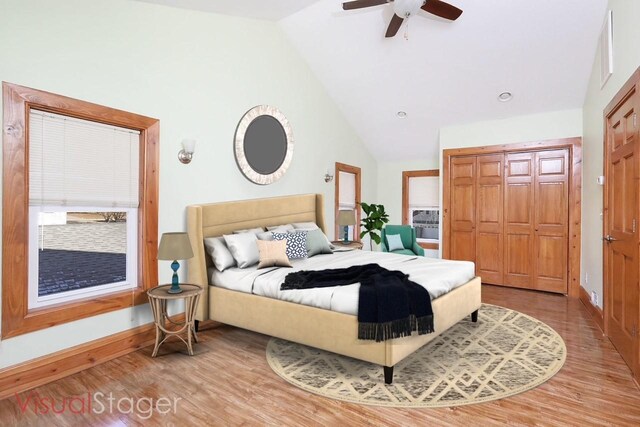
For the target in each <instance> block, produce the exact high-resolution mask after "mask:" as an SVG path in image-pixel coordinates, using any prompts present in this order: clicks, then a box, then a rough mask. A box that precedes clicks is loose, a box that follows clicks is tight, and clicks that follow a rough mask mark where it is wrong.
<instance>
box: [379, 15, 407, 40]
mask: <svg viewBox="0 0 640 427" xmlns="http://www.w3.org/2000/svg"><path fill="white" fill-rule="evenodd" d="M402 21H404V18H400V17H399V16H398V15H396V14H395V13H394V14H393V18H391V22H389V27H388V28H387V33H386V34H385V35H384V36H385V37H393V36H395V35H396V34H398V30H399V29H400V26H402Z"/></svg>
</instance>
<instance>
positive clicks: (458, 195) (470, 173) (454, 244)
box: [450, 156, 476, 262]
mask: <svg viewBox="0 0 640 427" xmlns="http://www.w3.org/2000/svg"><path fill="white" fill-rule="evenodd" d="M475 180H476V156H470V157H456V158H453V159H451V254H450V258H451V259H456V260H465V261H473V262H475V260H476V231H475V228H476V191H475Z"/></svg>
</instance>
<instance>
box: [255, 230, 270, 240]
mask: <svg viewBox="0 0 640 427" xmlns="http://www.w3.org/2000/svg"><path fill="white" fill-rule="evenodd" d="M257 236H258V240H267V241H272V240H273V232H271V231H263V232H262V233H258V234H257Z"/></svg>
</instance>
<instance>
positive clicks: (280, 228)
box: [267, 224, 295, 233]
mask: <svg viewBox="0 0 640 427" xmlns="http://www.w3.org/2000/svg"><path fill="white" fill-rule="evenodd" d="M267 230H269V231H277V232H278V233H286V232H287V230H295V228H293V225H291V224H282V225H272V226H269V227H267Z"/></svg>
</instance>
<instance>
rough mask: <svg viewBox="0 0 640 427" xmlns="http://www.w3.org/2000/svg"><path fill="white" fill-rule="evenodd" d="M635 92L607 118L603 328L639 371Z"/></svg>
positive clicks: (636, 97) (628, 361) (633, 368)
mask: <svg viewBox="0 0 640 427" xmlns="http://www.w3.org/2000/svg"><path fill="white" fill-rule="evenodd" d="M637 105H638V96H637V93H636V92H635V90H634V91H632V93H630V95H629V96H628V97H627V98H626V100H625V101H624V102H622V103H621V104H620V106H619V107H618V108H616V109H614V110H613V111H612V112H611V114H609V116H608V117H607V129H606V135H607V137H606V145H605V150H606V153H605V159H606V164H605V169H606V179H605V185H606V186H605V221H604V232H605V235H606V236H605V243H604V255H605V256H604V258H605V262H604V280H605V290H606V291H605V292H606V294H605V331H606V333H607V335H608V336H609V339H610V340H611V342H612V343H613V345H615V347H616V348H617V349H618V352H619V353H620V354H621V355H622V358H623V359H624V360H625V361H626V362H627V364H628V365H629V366H630V367H631V369H632V370H635V371H636V375H638V363H639V361H638V348H637V347H638V342H637V329H638V317H639V307H638V304H639V301H638V299H639V295H638V231H637V228H638V227H637V218H638V161H639V160H638V156H639V153H638V126H637V111H636V109H637Z"/></svg>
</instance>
